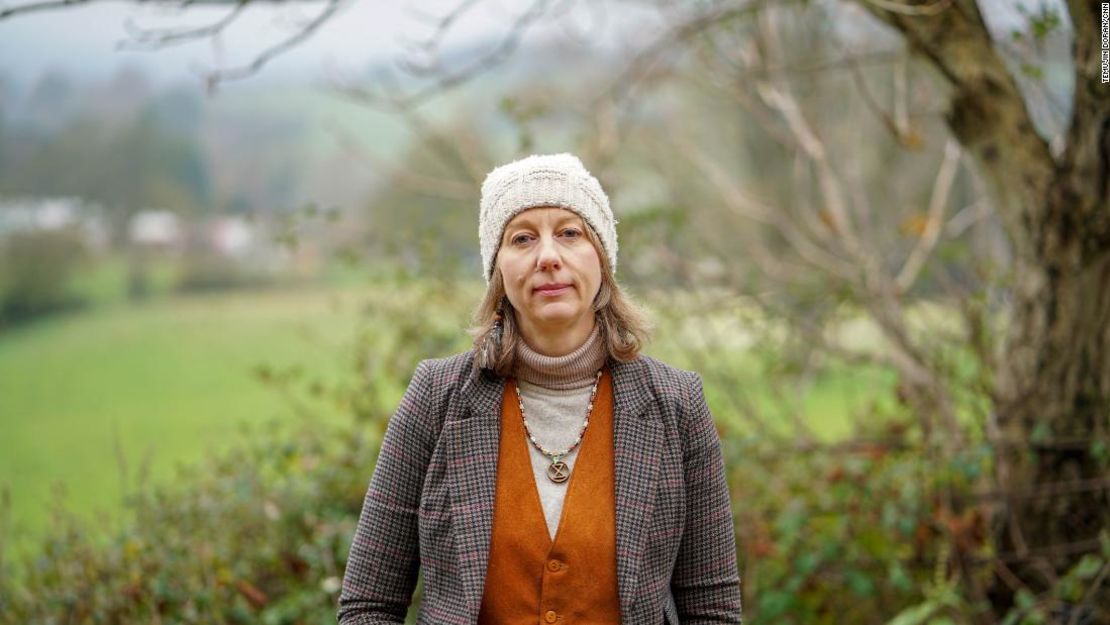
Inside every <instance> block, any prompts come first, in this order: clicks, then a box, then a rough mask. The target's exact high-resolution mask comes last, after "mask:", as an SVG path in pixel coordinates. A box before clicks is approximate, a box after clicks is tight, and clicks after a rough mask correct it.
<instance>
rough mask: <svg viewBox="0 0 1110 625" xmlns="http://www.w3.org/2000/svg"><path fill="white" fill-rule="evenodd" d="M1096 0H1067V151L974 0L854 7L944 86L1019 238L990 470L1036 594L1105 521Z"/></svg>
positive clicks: (1106, 363)
mask: <svg viewBox="0 0 1110 625" xmlns="http://www.w3.org/2000/svg"><path fill="white" fill-rule="evenodd" d="M1097 4H1098V3H1095V2H1083V1H1081V0H1072V1H1071V2H1069V6H1068V8H1069V11H1070V14H1071V15H1070V16H1071V22H1072V25H1073V29H1074V42H1075V44H1074V48H1073V57H1074V60H1075V76H1076V80H1075V91H1074V94H1073V105H1074V110H1073V116H1072V119H1071V123H1070V126H1069V130H1068V134H1067V137H1066V138H1067V143H1066V147H1065V148H1064V149H1063V150H1062V151H1061V153H1060V154H1059V155H1058V156H1053V155H1052V154H1051V152H1050V150H1049V148H1048V143H1047V142H1046V141H1045V140H1044V139H1043V138H1041V137H1040V136H1038V135H1037V134H1036V132H1035V130H1034V128H1033V126H1032V123H1031V121H1030V117H1029V114H1028V111H1027V109H1026V107H1025V103H1024V100H1023V98H1022V95H1021V92H1020V91H1019V89H1018V87H1017V84H1016V82H1015V81H1014V79H1013V77H1012V76H1011V75H1010V74H1009V72H1008V70H1007V69H1006V66H1005V65H1004V64H1003V63H1002V61H1001V59H1000V58H999V56H998V54H997V52H996V50H995V48H994V44H993V42H992V41H991V37H990V34H989V32H988V30H987V28H986V26H985V24H984V22H983V19H982V15H981V14H980V12H979V8H978V6H977V5H976V3H975V2H974V0H954V1H953V2H952V3H951V4H948V5H945V7H944V8H943V10H940V11H939V12H935V13H933V14H912V15H911V14H907V12H905V11H901V12H899V11H890V10H888V9H885V8H879V5H877V4H876V3H871V2H864V3H863V6H864V7H865V8H867V9H868V10H869V11H870V12H871V13H872V14H873V15H875V16H876V17H878V18H879V19H881V20H882V21H884V22H886V23H887V24H889V25H891V26H892V27H893V28H895V29H896V30H898V31H899V32H900V33H901V34H902V35H903V36H904V37H905V39H906V42H907V45H909V46H910V48H911V49H912V50H914V51H915V52H917V53H919V54H920V55H921V56H922V57H923V58H924V59H926V60H927V61H928V62H929V64H931V65H932V66H933V67H935V68H936V69H937V70H938V71H939V73H940V75H941V76H942V77H943V78H944V80H945V81H946V83H947V84H948V86H949V87H951V95H950V109H949V113H948V117H947V121H948V125H949V127H950V128H951V130H952V133H953V135H954V136H955V137H956V138H957V139H958V140H959V141H960V143H961V145H962V146H963V147H964V149H965V150H966V151H967V153H968V155H969V156H970V157H971V158H972V160H973V162H974V163H975V164H976V166H977V169H978V171H979V174H980V175H981V176H982V178H983V179H984V181H985V182H986V183H987V188H988V190H989V193H990V195H991V199H992V202H993V204H994V206H995V207H996V210H997V211H998V212H999V214H1000V216H1001V219H1002V223H1003V226H1004V228H1005V230H1006V233H1007V235H1008V238H1009V240H1010V243H1011V246H1012V249H1013V257H1014V267H1013V270H1014V276H1015V279H1014V283H1013V297H1012V310H1011V314H1010V315H1009V319H1008V328H1007V333H1006V336H1005V342H1004V346H1003V356H1002V358H1000V359H999V363H1000V366H999V368H998V370H997V371H996V376H997V377H996V387H995V396H994V405H995V415H996V422H997V431H996V432H995V439H996V441H997V443H998V445H997V456H996V458H997V464H996V470H997V473H996V477H997V480H998V483H999V484H998V485H999V488H1000V489H1001V490H1002V491H1003V492H1005V493H1007V494H1006V496H1005V498H1004V504H1005V505H1004V507H1003V509H1002V510H1001V514H1000V515H998V516H997V517H996V521H997V524H996V527H995V535H994V538H995V542H994V544H995V545H996V547H997V550H998V553H999V554H1000V557H999V560H1000V565H1005V566H1006V567H1007V569H1008V572H1010V573H1013V576H1012V577H1008V579H1009V580H1010V582H1011V583H1012V582H1013V578H1015V577H1016V579H1017V580H1019V581H1020V582H1022V583H1023V584H1025V585H1027V586H1028V587H1029V589H1030V590H1031V591H1033V592H1034V593H1036V592H1040V591H1043V590H1045V589H1047V588H1048V587H1049V586H1051V585H1052V583H1053V582H1054V581H1055V579H1056V577H1057V576H1058V575H1059V574H1060V573H1062V572H1063V571H1066V570H1067V569H1068V568H1070V567H1071V566H1073V565H1074V564H1075V563H1076V562H1077V561H1078V560H1079V558H1080V557H1082V555H1083V554H1084V553H1090V552H1095V551H1097V550H1098V541H1097V537H1098V534H1099V532H1100V531H1102V530H1105V529H1107V528H1110V484H1107V480H1108V479H1110V477H1108V473H1110V471H1108V469H1107V467H1108V463H1107V461H1106V457H1107V455H1108V454H1110V450H1108V449H1107V446H1108V444H1110V442H1108V439H1110V199H1108V197H1110V195H1108V187H1110V86H1108V85H1106V84H1103V83H1102V82H1101V80H1100V79H1099V69H1100V68H1099V66H1098V64H1099V58H1100V57H1099V49H1098V37H1097V33H1096V24H1098V23H1099V22H1098V15H1097V13H1096V6H1097ZM936 6H941V5H940V4H937V5H936ZM1004 578H1007V576H1006V575H1005V574H1003V575H1001V576H1000V577H999V578H997V580H996V584H995V585H994V588H993V589H992V591H991V592H990V596H991V600H992V603H993V604H994V608H995V614H996V615H1000V614H1003V613H1005V611H1006V610H1007V609H1008V608H1009V607H1010V605H1011V604H1012V601H1013V594H1014V592H1015V591H1016V589H1015V588H1013V587H1012V586H1011V585H1008V584H1005V583H1003V579H1004ZM1108 605H1110V597H1107V596H1106V593H1105V592H1104V594H1103V595H1102V596H1101V597H1091V601H1090V602H1089V604H1088V606H1087V607H1079V608H1071V607H1065V608H1064V609H1062V610H1056V611H1055V612H1054V615H1053V621H1054V622H1060V623H1068V622H1071V623H1082V622H1095V620H1096V619H1097V620H1098V621H1099V622H1105V620H1107V619H1108V618H1110V617H1108V614H1107V612H1106V611H1105V610H1106V608H1096V607H1092V606H1108ZM1097 610H1103V611H1102V612H1097ZM1076 611H1079V612H1080V614H1078V615H1076V614H1074V612H1076ZM1073 617H1074V619H1075V620H1071V621H1069V619H1072V618H1073Z"/></svg>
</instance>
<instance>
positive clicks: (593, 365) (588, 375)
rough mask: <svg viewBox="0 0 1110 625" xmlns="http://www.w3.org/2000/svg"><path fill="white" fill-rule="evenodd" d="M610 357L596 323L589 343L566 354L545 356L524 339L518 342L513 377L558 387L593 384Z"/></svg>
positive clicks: (559, 388)
mask: <svg viewBox="0 0 1110 625" xmlns="http://www.w3.org/2000/svg"><path fill="white" fill-rule="evenodd" d="M607 356H608V355H607V353H606V349H605V343H604V342H603V341H602V340H601V329H600V326H598V325H596V324H595V325H594V330H593V332H591V333H590V336H589V337H588V338H587V339H586V342H585V343H583V344H582V345H581V346H579V347H578V349H575V350H574V351H572V352H571V353H569V354H566V355H564V356H544V355H543V354H541V353H539V352H537V351H535V350H534V349H532V348H531V347H529V346H528V344H527V343H525V342H524V340H523V339H521V340H520V341H518V342H517V349H516V362H515V364H514V366H513V377H515V378H516V379H518V380H523V381H524V382H528V383H530V384H535V385H537V386H542V387H544V388H549V389H556V390H567V389H576V388H582V387H585V386H592V385H593V383H594V376H595V375H597V372H598V370H599V369H601V368H602V367H603V366H604V365H605V360H606V358H607Z"/></svg>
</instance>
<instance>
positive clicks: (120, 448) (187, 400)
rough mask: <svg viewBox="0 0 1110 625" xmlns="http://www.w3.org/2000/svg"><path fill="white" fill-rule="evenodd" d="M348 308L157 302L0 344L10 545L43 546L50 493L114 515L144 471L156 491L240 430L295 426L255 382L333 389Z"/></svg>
mask: <svg viewBox="0 0 1110 625" xmlns="http://www.w3.org/2000/svg"><path fill="white" fill-rule="evenodd" d="M359 297H360V294H359V292H358V291H357V290H355V289H349V288H348V289H344V290H336V289H334V288H332V289H318V290H307V291H296V292H258V293H243V294H230V295H229V294H223V295H204V296H193V297H188V298H165V299H159V300H157V301H154V302H151V303H149V304H144V305H138V306H127V305H123V304H117V305H111V306H105V307H100V308H94V309H92V310H90V311H88V312H85V313H80V314H76V315H70V316H62V317H56V318H52V319H48V320H44V321H42V322H39V323H35V324H32V325H30V326H26V327H23V328H20V329H18V330H15V331H11V332H8V333H5V334H0V431H2V435H0V483H2V484H3V485H5V486H6V487H7V488H8V489H9V490H10V497H11V521H12V523H13V528H14V529H15V530H16V535H17V536H16V538H17V542H23V541H24V540H25V539H26V538H27V537H28V536H36V535H39V534H40V533H41V530H42V528H43V524H44V523H45V522H46V521H47V519H48V509H49V504H50V502H51V499H52V494H51V493H52V490H54V486H55V485H57V484H64V485H65V489H66V491H67V496H66V499H65V501H66V504H67V508H69V509H71V510H74V511H76V512H78V513H82V514H88V513H91V512H93V511H95V510H103V511H106V512H109V513H112V512H114V511H117V510H119V508H120V505H121V499H122V497H123V495H124V493H125V489H129V488H132V487H133V486H134V484H135V482H136V480H137V479H138V478H137V476H138V474H139V472H140V471H139V468H140V466H141V465H142V464H143V463H144V462H149V476H150V478H151V479H152V480H155V481H158V480H164V479H165V478H167V477H168V476H170V475H172V474H173V472H174V468H175V467H176V465H177V464H179V463H193V462H198V461H203V459H204V458H205V456H206V454H207V453H209V452H211V451H217V450H219V449H221V448H224V447H226V446H227V444H228V443H229V442H231V441H233V440H234V439H235V437H236V436H237V435H239V434H238V432H239V431H240V430H241V429H242V427H243V426H252V425H253V426H264V425H265V424H267V423H270V422H272V421H274V420H288V419H291V418H296V417H295V416H294V415H293V412H292V410H291V409H290V404H289V402H288V401H287V400H286V399H283V397H282V396H281V395H280V393H279V392H277V391H276V390H275V389H273V388H270V387H267V386H266V385H264V384H263V383H261V382H260V381H259V380H258V379H257V377H256V375H255V373H254V371H255V368H256V367H258V366H260V365H270V366H273V367H276V368H283V367H289V366H293V365H300V366H302V367H304V368H305V370H306V371H310V372H311V374H312V375H314V376H317V377H322V378H325V379H326V378H327V377H328V376H335V375H339V373H340V372H341V367H342V366H343V364H344V363H345V362H346V361H345V360H344V355H345V352H344V351H343V350H344V349H345V348H346V347H347V344H348V343H349V340H348V337H349V335H350V334H351V333H352V332H353V329H354V319H355V314H356V313H355V312H354V305H353V304H354V303H356V302H357V300H358V298H359ZM325 418H327V417H325ZM331 418H340V417H339V416H338V415H337V414H333V415H331ZM121 459H122V462H121ZM125 467H126V468H125ZM125 483H126V484H127V485H126V486H125ZM21 536H22V537H23V538H22V539H21V538H20V537H21Z"/></svg>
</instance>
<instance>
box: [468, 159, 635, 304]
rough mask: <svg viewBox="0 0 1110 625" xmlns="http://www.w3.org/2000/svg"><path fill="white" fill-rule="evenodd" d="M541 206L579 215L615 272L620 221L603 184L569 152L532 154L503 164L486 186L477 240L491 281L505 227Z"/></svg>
mask: <svg viewBox="0 0 1110 625" xmlns="http://www.w3.org/2000/svg"><path fill="white" fill-rule="evenodd" d="M540 206H558V207H560V208H565V209H567V210H571V211H574V212H575V213H578V215H579V216H580V217H582V219H583V220H584V221H585V222H586V223H587V224H589V225H590V227H591V228H593V230H594V232H595V233H596V234H597V236H598V238H599V239H600V240H601V244H602V246H603V247H604V248H605V254H606V256H608V257H609V267H610V268H611V270H612V272H613V273H616V271H617V228H616V225H617V220H616V219H614V218H613V211H612V210H610V209H609V198H608V197H606V195H605V191H603V190H602V189H601V184H600V183H599V182H598V181H597V179H596V178H594V177H593V176H592V175H590V172H588V171H586V168H585V167H584V166H583V165H582V161H580V160H578V158H577V157H575V156H572V155H570V154H547V155H533V156H529V157H527V158H523V159H520V160H519V161H514V162H512V163H509V164H507V165H502V166H500V167H498V168H496V169H494V170H493V171H491V172H490V173H489V175H487V176H486V180H485V182H483V183H482V201H481V206H480V210H479V213H478V240H479V243H480V244H481V247H482V268H483V270H484V275H485V278H486V283H489V281H490V278H491V277H492V276H493V262H494V260H495V259H496V258H497V250H498V249H499V248H500V246H501V234H502V233H503V232H504V231H505V224H507V223H509V220H510V219H512V218H513V217H515V216H516V214H517V213H519V212H521V211H524V210H527V209H529V208H537V207H540Z"/></svg>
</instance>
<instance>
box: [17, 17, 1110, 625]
mask: <svg viewBox="0 0 1110 625" xmlns="http://www.w3.org/2000/svg"><path fill="white" fill-rule="evenodd" d="M1094 4H1095V3H1089V6H1088V5H1087V4H1082V3H1071V4H1069V5H1067V6H1065V4H1064V3H1063V2H1055V1H1051V0H1040V1H1038V0H1027V1H1017V0H979V1H978V2H975V1H974V0H931V1H925V0H921V1H917V0H859V1H850V0H808V1H796V2H760V1H757V0H750V1H736V0H731V1H704V2H703V1H698V2H679V3H676V2H663V1H651V0H641V1H636V0H627V1H625V0H622V1H613V0H605V1H599V2H573V1H557V0H550V1H540V2H525V1H516V0H455V1H453V2H447V1H441V0H434V1H428V2H397V3H382V2H370V1H369V0H321V1H315V2H266V1H263V0H249V1H244V2H227V1H223V0H205V1H202V2H191V1H185V2H174V1H167V2H153V3H151V2H140V3H132V2H108V1H103V2H101V1H97V0H87V1H83V2H82V1H78V2H52V1H51V0H44V1H42V2H34V1H32V2H26V1H25V0H18V1H17V0H12V1H8V2H5V3H3V4H0V487H2V489H3V490H2V502H0V622H11V623H153V622H182V623H184V622H197V623H214V622H222V623H329V622H334V605H335V601H336V598H337V593H338V589H339V583H340V579H341V577H342V572H343V566H344V562H345V559H346V555H347V550H348V548H349V545H350V539H351V534H352V532H353V529H354V524H355V522H356V520H357V516H358V511H359V508H360V506H361V502H362V496H363V494H364V492H365V488H366V485H367V483H368V480H369V476H370V474H371V471H372V468H373V461H374V455H375V453H376V451H377V448H378V445H379V444H380V439H381V435H382V433H383V432H384V429H385V424H386V422H387V421H388V418H389V415H390V414H391V413H392V411H393V410H394V409H395V408H396V405H397V402H398V400H399V399H400V396H401V393H402V392H403V391H404V389H405V387H406V385H407V383H408V380H409V378H410V377H411V375H412V372H413V370H414V369H415V367H416V364H417V363H418V362H419V361H420V360H422V359H425V358H434V357H442V356H446V355H450V354H452V353H456V352H458V351H462V350H465V349H467V348H468V347H469V340H468V337H467V334H466V332H465V330H466V328H467V327H468V324H469V320H470V313H471V312H472V310H473V309H474V307H475V306H476V305H477V303H478V300H479V298H480V296H481V294H482V289H483V283H482V281H481V276H480V259H479V251H478V245H477V212H478V195H479V193H478V192H479V187H480V184H481V181H482V179H483V178H484V176H485V174H486V173H487V172H488V171H489V170H490V169H492V168H493V167H494V166H496V165H498V164H501V163H504V162H507V161H509V160H512V159H514V158H518V157H521V156H524V155H527V154H530V153H538V152H542V153H550V152H557V151H571V152H574V153H576V154H578V155H579V156H580V157H581V158H582V159H583V161H584V162H585V163H586V165H587V167H588V168H590V169H591V171H592V172H593V173H594V174H595V175H597V176H598V177H599V178H600V179H601V182H602V184H603V186H604V187H605V188H606V190H607V191H608V192H609V194H610V198H611V202H612V205H613V208H614V212H615V213H616V215H617V218H618V219H619V220H620V225H619V226H618V232H619V235H620V242H621V258H620V265H619V272H618V279H619V281H620V282H621V283H622V284H623V285H624V286H625V287H626V288H627V289H628V290H629V291H630V292H631V294H632V295H633V296H634V297H635V298H636V299H637V300H638V301H640V302H642V303H643V305H644V306H645V307H646V308H647V310H648V311H650V314H651V317H652V319H653V321H654V323H655V334H654V340H653V342H652V343H651V345H650V346H649V348H648V349H647V353H648V354H649V355H652V356H655V357H658V358H661V359H663V360H664V361H666V362H668V363H670V364H673V365H676V366H679V367H682V368H686V369H691V370H695V371H697V372H699V373H700V374H701V375H702V376H703V378H704V379H705V386H706V393H707V397H708V399H709V403H710V406H711V408H712V410H713V412H714V415H715V417H716V420H717V423H718V428H719V431H720V434H721V438H722V446H723V449H724V452H725V457H726V463H727V466H728V470H729V478H730V484H731V487H732V492H733V504H734V512H735V521H736V527H737V539H738V548H739V557H740V563H741V567H742V568H741V578H742V580H743V581H742V589H743V593H744V609H745V619H746V620H748V621H749V622H770V623H832V622H836V623H894V624H897V625H911V624H916V623H935V624H942V623H944V624H948V623H996V622H1006V623H1049V622H1052V623H1057V622H1058V623H1069V624H1081V623H1095V622H1110V621H1107V619H1108V618H1110V617H1108V615H1107V611H1106V605H1107V603H1106V602H1104V601H1103V600H1104V599H1105V598H1106V596H1107V595H1106V593H1107V578H1108V575H1110V565H1108V562H1110V536H1108V534H1107V529H1106V528H1107V516H1108V515H1110V500H1108V499H1107V494H1106V488H1107V486H1108V480H1107V464H1108V463H1110V450H1108V447H1107V442H1108V430H1110V427H1108V420H1110V411H1108V410H1106V406H1107V405H1110V403H1107V402H1110V382H1107V380H1108V379H1110V362H1108V358H1110V355H1108V354H1110V338H1107V336H1106V332H1105V329H1104V328H1105V327H1106V325H1107V323H1106V319H1110V303H1108V302H1107V301H1106V300H1107V298H1108V297H1110V296H1108V295H1106V293H1108V292H1110V278H1108V277H1107V275H1106V274H1107V272H1106V271H1105V266H1107V265H1106V262H1104V260H1105V259H1106V258H1107V253H1108V249H1110V245H1108V244H1107V241H1110V238H1107V236H1106V228H1107V226H1106V224H1105V222H1106V221H1107V219H1106V214H1107V210H1108V209H1107V200H1106V197H1105V192H1104V191H1105V188H1106V186H1105V185H1106V176H1107V173H1106V171H1107V170H1106V169H1105V168H1102V169H1099V168H1098V166H1097V163H1099V162H1102V161H1099V160H1098V159H1099V158H1102V157H1101V156H1100V154H1101V152H1100V151H1099V148H1098V145H1100V143H1099V142H1100V141H1101V142H1102V143H1101V145H1107V143H1106V141H1108V140H1110V138H1108V137H1107V135H1106V133H1107V132H1108V131H1107V130H1106V127H1107V126H1106V124H1104V122H1105V121H1106V120H1108V119H1110V117H1108V111H1110V108H1108V106H1107V102H1108V96H1107V92H1106V90H1105V85H1104V84H1101V83H1098V84H1097V85H1096V82H1095V80H1094V77H1095V75H1096V69H1095V68H1096V62H1097V61H1098V52H1097V50H1096V49H1095V45H1094V44H1095V42H1096V41H1097V35H1096V33H1095V29H1096V23H1097V20H1096V17H1095V13H1094ZM1100 133H1101V134H1100ZM1092 163H1095V164H1096V165H1092ZM1104 164H1105V163H1104ZM1049 189H1056V190H1057V191H1058V192H1052V193H1049V192H1048V190H1049ZM1097 189H1102V190H1103V192H1102V193H1101V195H1100V194H1099V193H1096V192H1095V191H1096V190H1097ZM1062 215H1073V216H1074V215H1080V216H1081V217H1075V218H1074V219H1072V218H1066V217H1061V216H1062ZM1084 215H1086V216H1088V217H1089V218H1087V217H1082V216H1084ZM1100 215H1101V217H1099V216H1100ZM1046 241H1048V243H1046ZM1052 242H1056V243H1052ZM1077 250H1081V251H1082V253H1080V251H1077ZM419 594H420V593H419V590H418V592H417V598H416V600H417V601H419ZM415 612H416V610H415V609H413V610H410V613H409V619H410V621H412V620H413V619H414V617H415Z"/></svg>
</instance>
